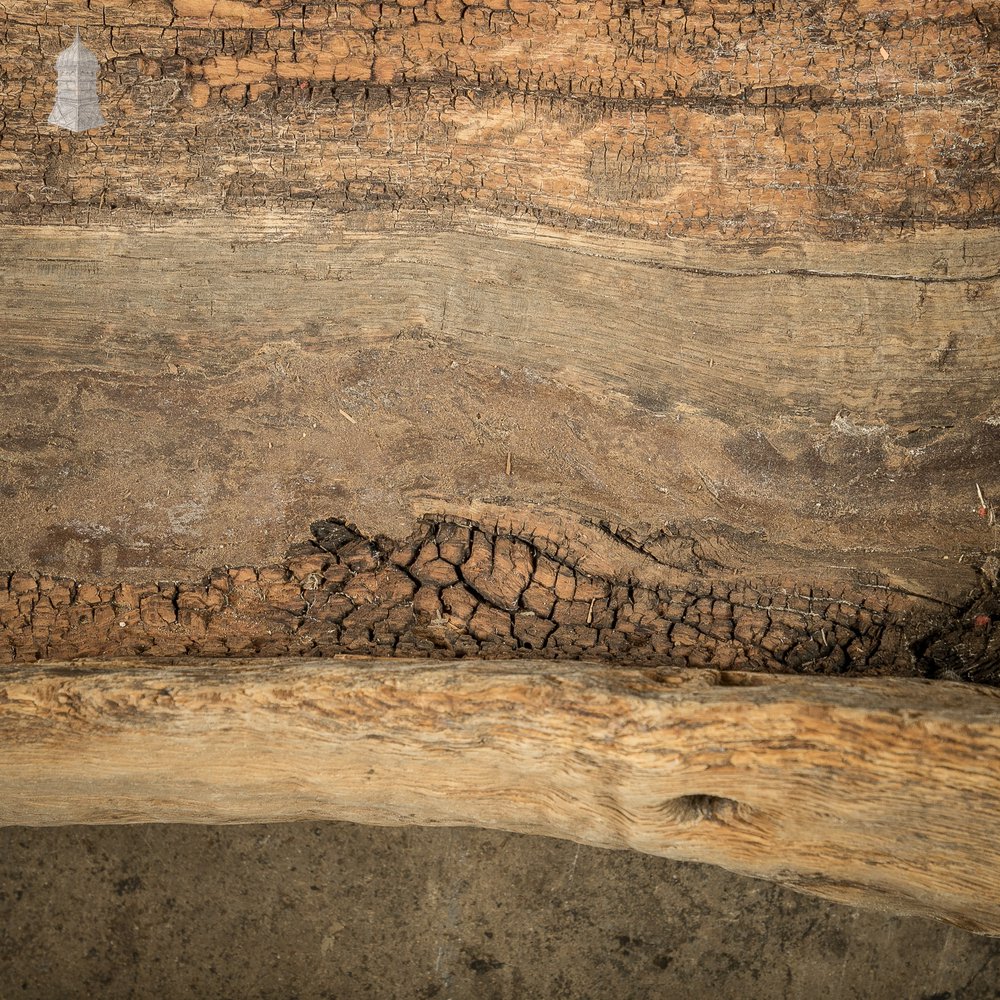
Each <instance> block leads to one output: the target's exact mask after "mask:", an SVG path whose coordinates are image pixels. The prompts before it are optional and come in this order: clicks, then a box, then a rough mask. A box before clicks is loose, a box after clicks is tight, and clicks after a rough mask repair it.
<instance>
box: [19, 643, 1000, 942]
mask: <svg viewBox="0 0 1000 1000" xmlns="http://www.w3.org/2000/svg"><path fill="white" fill-rule="evenodd" d="M998 817H1000V691H998V690H997V689H994V688H986V687H979V686H974V685H967V684H958V683H951V682H946V681H926V680H916V679H899V678H872V679H843V678H824V677H802V676H776V675H769V674H756V673H745V672H738V671H715V670H697V669H653V668H643V669H633V668H622V667H609V666H605V665H600V664H590V663H580V662H572V663H565V662H552V661H536V660H523V659H522V660H490V661H470V660H457V661H456V660H451V661H429V660H387V659H377V658H337V659H325V660H323V659H280V660H259V659H255V660H235V659H192V658H190V657H188V658H183V659H172V660H154V659H143V658H130V659H129V658H126V659H115V660H84V661H74V662H72V663H40V664H30V665H14V666H11V667H6V668H4V671H3V672H2V673H0V825H7V826H10V825H28V826H32V825H34V826H43V825H62V824H77V823H146V822H156V823H162V822H178V823H180V822H183V823H256V822H279V821H293V820H318V819H338V820H350V821H354V822H360V823H372V824H379V825H403V824H420V825H449V826H478V827H486V828H491V829H501V830H509V831H514V832H522V833H532V834H543V835H547V836H554V837H562V838H566V839H570V840H574V841H576V842H578V843H583V844H589V845H594V846H599V847H606V848H619V849H621V848H628V849H634V850H639V851H643V852H646V853H649V854H656V855H661V856H663V857H670V858H676V859H681V860H688V861H701V862H708V863H712V864H718V865H721V866H723V867H725V868H728V869H730V870H732V871H737V872H741V873H744V874H748V875H754V876H758V877H762V878H767V879H771V880H773V881H776V882H780V883H782V884H784V885H788V886H791V887H793V888H796V889H800V890H803V891H806V892H810V893H813V894H815V895H819V896H823V897H826V898H830V899H835V900H840V901H843V902H848V903H851V904H854V905H861V906H867V907H877V908H880V909H886V910H891V911H893V912H898V913H907V914H920V915H925V916H932V917H937V918H940V919H944V920H947V921H950V922H952V923H955V924H957V925H959V926H961V927H964V928H966V929H969V930H973V931H978V932H982V933H990V934H1000V849H998V841H997V836H996V830H997V820H998Z"/></svg>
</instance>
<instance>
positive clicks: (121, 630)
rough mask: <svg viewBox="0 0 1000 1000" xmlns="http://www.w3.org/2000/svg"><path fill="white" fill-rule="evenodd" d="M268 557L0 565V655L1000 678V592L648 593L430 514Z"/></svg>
mask: <svg viewBox="0 0 1000 1000" xmlns="http://www.w3.org/2000/svg"><path fill="white" fill-rule="evenodd" d="M312 533H313V537H312V539H311V540H310V541H308V542H304V543H302V544H300V545H297V546H295V547H294V548H293V549H292V550H291V551H290V553H289V555H288V557H287V558H286V559H285V560H284V561H283V562H281V563H280V564H277V565H272V566H265V567H259V568H254V567H239V568H227V569H219V570H216V571H214V572H212V573H211V574H209V575H208V576H207V577H205V578H204V579H201V580H197V581H190V582H182V583H150V584H147V585H133V584H112V583H108V584H106V585H102V584H95V583H77V582H74V581H72V580H67V579H62V578H58V577H52V576H43V575H38V574H33V573H27V572H16V573H10V574H7V575H0V661H6V662H11V661H26V660H36V659H70V658H74V657H79V656H112V655H134V654H138V655H144V654H145V655H152V656H171V655H194V656H235V655H239V656H281V655H291V656H332V655H337V654H348V653H353V654H359V655H361V654H364V655H377V656H407V657H432V658H460V657H465V656H475V657H500V656H502V657H510V656H525V657H541V658H585V659H597V660H604V661H609V662H621V663H628V664H664V665H688V666H699V667H715V668H721V669H746V670H763V671H774V672H797V673H819V674H894V675H915V676H928V677H946V678H949V679H967V680H974V681H978V682H985V683H995V682H1000V625H998V624H997V623H998V622H1000V600H998V597H997V592H996V591H995V590H994V588H993V586H992V583H991V581H990V579H989V574H984V584H983V590H982V592H981V593H979V594H977V595H975V596H973V597H970V599H969V601H968V603H967V604H966V606H964V607H963V608H961V609H958V610H956V611H949V612H948V613H947V614H946V615H939V616H938V617H936V618H934V617H927V616H920V615H910V616H907V615H900V614H898V613H894V612H890V611H889V610H888V609H887V606H885V605H882V606H880V605H879V604H878V603H877V601H876V600H875V599H872V598H869V597H866V598H865V599H864V600H852V599H850V598H849V597H848V596H845V595H833V594H829V593H821V592H819V591H817V590H816V589H812V588H808V587H800V588H791V589H790V588H788V587H782V588H775V589H773V590H771V591H761V590H760V589H754V588H752V587H750V586H748V585H744V584H740V583H738V582H725V581H724V580H723V579H722V577H721V575H720V574H719V573H718V572H713V574H712V576H711V578H709V577H707V576H703V575H694V576H691V577H690V578H689V579H688V580H687V582H686V583H685V584H684V585H683V586H677V585H672V586H660V587H652V586H648V585H645V586H644V585H640V584H637V583H635V582H632V581H628V580H616V579H610V578H605V577H601V576H594V575H589V574H585V573H583V572H582V571H580V570H579V569H578V568H577V567H576V565H575V561H574V560H573V558H572V555H567V554H566V553H565V551H562V550H559V551H556V547H554V546H550V545H547V544H546V543H545V540H543V539H538V538H531V537H519V536H517V535H514V534H508V533H503V532H499V531H497V530H490V529H487V528H486V527H485V526H483V525H477V524H472V523H468V522H466V523H454V522H453V521H449V520H445V519H428V520H425V521H424V523H423V524H422V525H421V527H420V529H419V530H418V531H417V532H416V533H415V534H414V535H413V536H412V537H410V538H409V539H407V540H406V541H405V542H401V543H394V542H390V541H388V540H385V539H370V538H366V537H363V536H362V535H361V534H360V533H359V532H358V531H357V530H355V529H354V528H353V527H351V526H349V525H347V524H346V523H344V522H343V521H341V520H336V519H334V520H327V521H321V522H317V523H315V524H314V525H313V526H312Z"/></svg>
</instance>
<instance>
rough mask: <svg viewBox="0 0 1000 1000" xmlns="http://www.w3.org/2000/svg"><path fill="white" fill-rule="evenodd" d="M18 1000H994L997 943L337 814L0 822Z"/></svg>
mask: <svg viewBox="0 0 1000 1000" xmlns="http://www.w3.org/2000/svg"><path fill="white" fill-rule="evenodd" d="M13 997H40V998H45V1000H53V998H60V997H88V998H91V997H112V998H116V997H156V998H169V997H239V998H249V997H274V998H282V1000H291V998H296V997H298V998H303V1000H304V998H311V997H317V998H319V997H327V998H345V1000H346V998H351V997H386V998H393V997H400V998H411V997H413V998H426V1000H430V998H438V1000H447V998H454V1000H459V998H466V997H469V998H476V1000H489V998H497V1000H500V998H530V997H544V998H549V997H552V998H555V997H558V998H585V997H589V998H594V1000H598V998H600V1000H618V998H640V997H664V998H673V997H678V998H698V997H713V998H714V997H737V998H760V1000H767V998H772V997H773V998H778V997H781V998H808V1000H821V998H832V997H838V998H839V997H851V998H867V997H870V998H875V997H878V998H881V997H885V998H892V1000H901V998H911V997H912V998H923V1000H931V998H934V1000H946V998H947V1000H973V998H986V997H991V998H994V997H1000V939H998V940H993V939H988V938H982V937H976V936H974V935H971V934H966V933H964V932H962V931H959V930H955V929H954V928H949V927H947V926H945V925H943V924H936V923H933V922H930V921H927V920H918V919H903V918H899V917H892V916H886V915H884V914H877V913H867V912H860V911H857V910H853V909H850V908H848V907H843V906H837V905H834V904H829V903H824V902H820V901H818V900H814V899H811V898H808V897H805V896H800V895H798V894H796V893H793V892H789V891H786V890H783V889H779V888H776V887H774V886H772V885H769V884H768V883H766V882H759V881H756V880H753V879H746V878H741V877H738V876H735V875H730V874H728V873H726V872H722V871H718V870H716V869H712V868H707V867H702V866H698V865H686V864H678V863H674V862H668V861H664V860H661V859H658V858H650V857H645V856H642V855H638V854H629V853H620V852H610V851H600V850H594V849H589V848H584V847H578V846H577V845H575V844H571V843H564V842H560V841H554V840H546V839H542V838H533V837H523V836H516V835H511V834H503V833H490V832H483V831H476V830H450V829H441V830H421V829H409V830H399V829H374V828H367V827H360V826H353V825H348V824H340V823H322V824H295V825H284V826H253V827H183V826H140V827H110V828H83V827H74V828H68V829H54V830H27V829H7V830H0V1000H8V998H13Z"/></svg>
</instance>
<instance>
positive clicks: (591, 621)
mask: <svg viewBox="0 0 1000 1000" xmlns="http://www.w3.org/2000/svg"><path fill="white" fill-rule="evenodd" d="M596 600H597V598H596V597H592V598H591V599H590V608H589V609H588V611H587V624H588V625H593V624H594V601H596Z"/></svg>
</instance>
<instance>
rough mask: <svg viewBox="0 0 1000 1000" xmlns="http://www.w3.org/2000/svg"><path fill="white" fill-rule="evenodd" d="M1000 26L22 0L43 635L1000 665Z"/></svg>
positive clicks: (13, 316)
mask: <svg viewBox="0 0 1000 1000" xmlns="http://www.w3.org/2000/svg"><path fill="white" fill-rule="evenodd" d="M77 27H79V28H80V31H81V34H82V37H83V39H84V41H85V42H86V44H87V45H88V46H89V47H90V48H91V49H92V50H93V51H94V52H95V53H96V54H97V56H98V58H99V60H100V65H101V71H100V94H101V101H102V108H103V113H104V115H105V117H106V118H107V120H108V125H107V126H106V127H104V128H101V129H98V130H94V131H91V132H87V133H84V134H80V135H73V134H70V133H67V132H64V131H60V130H58V129H56V128H54V127H52V126H49V125H48V124H47V116H48V113H49V110H50V108H51V102H52V100H53V98H54V95H55V72H54V60H55V57H56V54H57V53H58V51H59V50H60V49H61V48H62V47H63V46H64V45H65V44H66V43H67V41H68V40H69V39H70V38H71V37H72V35H73V33H74V31H75V29H76V28H77ZM998 38H1000V15H998V11H997V9H996V5H995V4H983V3H975V2H972V0H921V2H920V3H911V2H905V3H904V2H901V0H892V2H878V3H874V2H868V0H862V2H854V3H842V2H835V0H827V2H821V3H814V4H800V3H786V2H784V0H768V2H752V3H732V2H729V0H683V2H680V0H679V2H676V3H674V2H659V0H655V2H654V0H643V2H638V0H636V2H632V0H629V2H624V0H610V2H598V3H589V2H561V3H556V2H550V0H485V2H480V0H472V2H456V0H405V2H402V3H398V4H393V3H385V4H379V5H371V4H363V3H352V2H343V3H340V2H338V3H331V2H319V0H316V2H309V3H293V2H290V0H267V2H260V3H251V2H241V0H240V2H237V0H226V2H216V0H172V2H170V0H143V2H141V3H122V2H117V0H116V2H104V3H101V2H85V0H44V2H38V3H36V2H25V0H8V2H7V3H5V4H3V6H2V9H0V278H2V280H0V414H2V415H0V462H2V467H0V468H2V472H0V524H2V525H3V526H4V527H3V531H2V537H0V661H25V660H32V659H35V658H38V657H43V658H45V657H47V658H68V657H73V656H78V655H90V654H101V655H117V654H126V655H131V654H137V653H146V654H150V655H156V654H160V655H163V654H173V653H181V652H190V653H195V654H199V655H206V654H207V655H223V654H226V653H244V654H256V655H284V654H288V653H296V652H309V653H313V654H331V653H350V652H364V653H383V652H393V653H397V654H402V655H414V656H416V655H441V656H452V655H467V654H470V653H472V654H477V655H497V654H500V655H521V656H561V657H562V656H580V655H594V656H601V657H604V658H607V659H609V660H614V659H616V658H619V659H622V660H623V662H625V661H628V660H630V659H632V658H634V657H635V656H636V655H638V656H640V658H641V659H642V660H643V661H644V662H649V661H651V660H657V659H658V661H659V662H662V663H667V662H670V663H687V664H690V665H711V666H716V667H734V666H736V667H748V668H754V669H781V670H795V671H804V672H817V673H859V672H868V671H877V672H880V673H893V674H920V675H927V676H938V675H945V676H949V677H952V676H954V677H962V678H966V679H975V680H981V681H991V680H994V679H996V676H997V669H998V665H1000V626H998V624H997V623H998V622H1000V603H998V601H997V595H996V593H995V587H996V584H997V580H998V574H997V570H998V567H1000V563H998V562H997V548H998V530H1000V527H998V524H997V519H996V505H997V502H998V501H997V498H998V497H1000V478H998V476H997V469H998V468H1000V403H998V396H997V392H996V385H997V372H998V368H1000V353H998V344H1000V299H998V294H1000V292H998V289H1000V278H998V275H1000V242H998V235H997V234H998V229H997V211H998V205H1000V172H998V166H997V160H996V155H995V151H996V145H997V138H998V136H1000V102H998V97H997V91H998V88H997V81H998V78H1000V55H998V53H1000V46H998V44H997V41H998ZM332 521H339V522H346V523H347V524H349V525H351V526H352V530H353V531H354V535H353V536H352V537H354V538H355V539H364V540H366V541H367V542H370V544H371V545H372V546H373V551H374V552H375V553H376V555H377V557H378V558H374V559H373V558H366V557H364V555H363V546H362V545H361V543H360V542H359V543H358V546H360V547H356V548H355V550H354V551H352V552H351V553H350V554H349V556H345V557H344V558H341V557H340V556H339V555H337V553H336V551H334V552H332V553H331V552H328V551H327V548H323V547H322V545H320V547H319V548H317V547H316V544H319V543H314V542H313V541H311V540H310V525H311V524H312V523H314V522H332ZM463 532H465V535H464V540H463ZM456 533H457V534H456ZM439 541H440V542H441V545H442V551H444V552H446V553H447V555H446V556H444V557H442V558H441V559H439V558H438V557H439V554H440V553H438V550H437V546H438V544H439ZM303 546H305V547H306V549H307V551H306V553H305V555H306V557H307V558H308V559H312V560H313V563H310V568H309V569H308V570H307V571H305V572H303V573H301V574H300V573H299V569H301V567H302V565H303V564H302V563H301V562H300V561H296V560H297V559H298V558H299V557H300V556H302V555H303V553H302V551H301V549H302V547H303ZM310 546H312V548H310ZM290 549H294V551H293V552H290ZM493 553H499V556H498V557H497V559H496V560H494V558H493ZM326 556H330V557H331V558H329V559H327V560H326V565H325V568H324V558H325V557H326ZM389 567H394V569H393V570H391V571H390V569H389ZM327 571H329V575H328V576H324V573H326V572H327ZM223 580H226V581H228V582H226V583H225V584H224V585H223V583H222V581H223ZM123 622H124V625H122V624H121V623H123ZM633 662H634V660H633Z"/></svg>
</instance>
